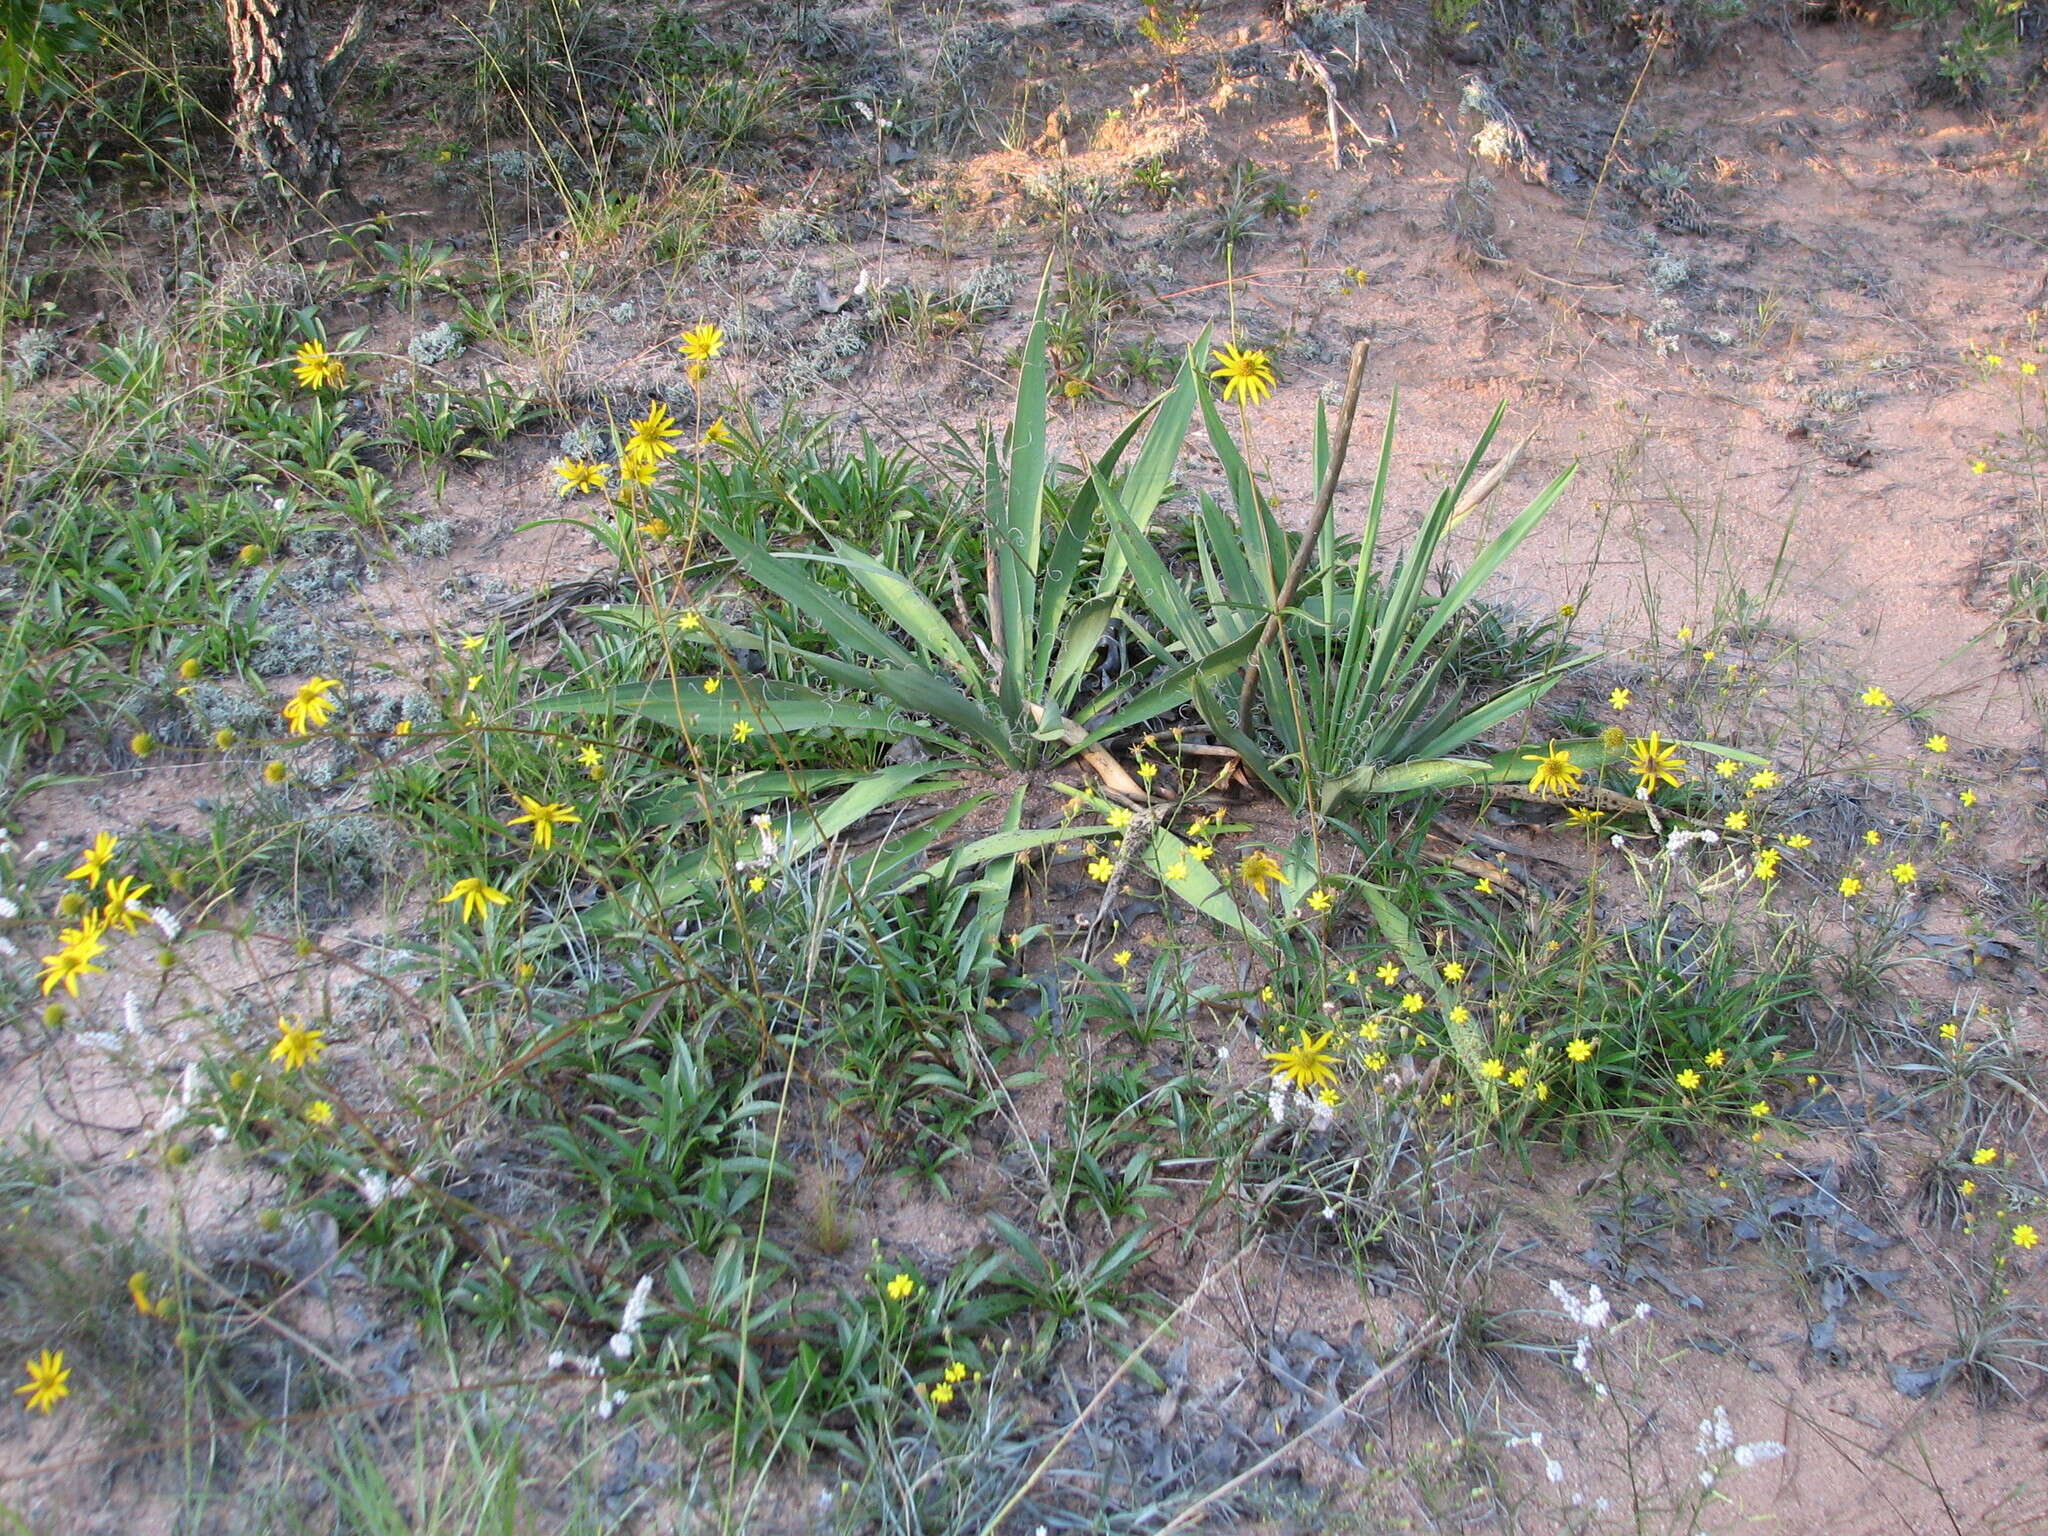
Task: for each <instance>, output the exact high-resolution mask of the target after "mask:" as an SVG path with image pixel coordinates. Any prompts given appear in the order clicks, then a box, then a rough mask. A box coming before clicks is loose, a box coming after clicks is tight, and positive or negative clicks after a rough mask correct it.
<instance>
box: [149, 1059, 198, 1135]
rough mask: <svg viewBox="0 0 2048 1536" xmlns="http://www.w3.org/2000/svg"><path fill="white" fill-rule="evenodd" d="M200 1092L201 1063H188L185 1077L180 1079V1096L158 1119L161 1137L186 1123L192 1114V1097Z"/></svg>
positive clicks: (158, 1129)
mask: <svg viewBox="0 0 2048 1536" xmlns="http://www.w3.org/2000/svg"><path fill="white" fill-rule="evenodd" d="M198 1091H199V1063H198V1062H196V1061H188V1062H186V1063H185V1075H184V1076H183V1077H181V1078H180V1079H178V1096H177V1097H176V1098H175V1099H173V1100H171V1102H170V1103H168V1104H166V1105H165V1106H164V1112H163V1113H162V1114H161V1115H159V1116H158V1117H157V1122H156V1128H157V1132H158V1134H159V1135H162V1134H164V1133H166V1132H169V1131H175V1130H176V1129H177V1128H178V1127H179V1126H181V1125H183V1124H184V1123H185V1119H186V1117H187V1116H188V1115H190V1114H191V1113H192V1097H193V1095H194V1094H196V1093H198Z"/></svg>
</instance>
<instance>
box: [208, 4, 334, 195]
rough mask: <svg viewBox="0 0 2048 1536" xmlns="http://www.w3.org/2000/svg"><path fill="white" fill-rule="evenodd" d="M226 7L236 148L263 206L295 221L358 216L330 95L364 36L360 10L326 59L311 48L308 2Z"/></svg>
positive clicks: (229, 5) (311, 31) (311, 28)
mask: <svg viewBox="0 0 2048 1536" xmlns="http://www.w3.org/2000/svg"><path fill="white" fill-rule="evenodd" d="M226 3H227V24H228V26H227V31H228V51H229V54H230V55H231V57H232V60H233V64H234V87H235V112H234V124H233V126H234V132H235V142H236V144H237V146H238V147H239V148H240V150H241V154H242V162H243V164H244V165H246V166H247V167H248V169H249V172H250V174H251V175H253V176H254V177H255V178H256V182H257V187H258V190H259V191H260V192H261V193H262V195H263V197H264V200H265V201H266V202H268V203H270V204H271V206H272V207H273V208H274V209H276V210H277V211H279V212H288V213H292V214H294V215H297V216H300V217H303V216H304V215H307V214H315V213H319V214H329V215H331V214H334V213H339V214H341V215H343V216H344V217H349V218H355V217H360V215H361V212H362V210H361V207H360V206H359V205H358V204H357V203H356V200H355V198H354V197H352V196H351V195H350V193H349V189H348V182H347V180H346V178H345V177H344V175H343V173H342V162H341V138H340V136H339V135H338V134H337V133H336V132H335V127H334V114H333V112H332V110H331V109H330V107H329V104H328V94H329V91H330V90H331V88H332V86H333V84H334V76H335V75H336V73H338V70H339V66H340V64H341V63H342V61H343V59H344V58H345V57H346V55H347V54H348V53H349V52H350V51H352V49H353V47H354V44H355V42H356V41H357V39H358V38H359V37H360V36H361V32H362V22H363V11H362V9H361V7H358V8H357V10H356V12H355V14H354V16H353V17H352V18H351V19H350V21H349V23H348V25H347V27H346V28H345V29H344V31H343V35H342V38H341V40H340V41H339V42H338V43H337V44H336V45H335V47H334V48H333V50H332V51H331V52H329V53H328V54H326V55H324V56H323V55H322V54H320V53H319V51H318V50H317V48H316V45H315V43H314V39H313V27H312V23H311V21H310V20H309V19H308V17H307V15H306V0H226Z"/></svg>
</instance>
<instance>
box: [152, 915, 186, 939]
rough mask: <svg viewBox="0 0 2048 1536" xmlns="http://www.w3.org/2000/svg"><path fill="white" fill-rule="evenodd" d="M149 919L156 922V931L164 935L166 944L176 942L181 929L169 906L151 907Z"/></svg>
mask: <svg viewBox="0 0 2048 1536" xmlns="http://www.w3.org/2000/svg"><path fill="white" fill-rule="evenodd" d="M149 920H150V921H151V922H152V923H155V924H156V931H157V932H158V933H160V934H162V935H163V936H164V942H165V943H166V944H175V943H177V942H178V935H179V933H181V932H182V931H183V930H182V929H181V928H180V927H179V926H178V920H177V918H175V917H173V916H172V915H171V909H170V908H169V907H151V908H150V909H149Z"/></svg>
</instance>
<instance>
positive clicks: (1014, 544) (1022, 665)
mask: <svg viewBox="0 0 2048 1536" xmlns="http://www.w3.org/2000/svg"><path fill="white" fill-rule="evenodd" d="M1051 282H1052V267H1051V264H1050V263H1048V264H1047V266H1046V271H1045V277H1044V279H1043V280H1042V281H1041V282H1040V283H1039V286H1038V307H1037V310H1036V312H1035V313H1034V314H1033V315H1032V317H1031V330H1030V332H1029V334H1028V335H1027V336H1026V337H1025V340H1024V360H1023V366H1022V367H1021V368H1019V369H1018V371H1017V400H1016V405H1015V407H1014V408H1013V410H1012V411H1011V414H1010V433H1009V441H1008V442H1007V443H1005V444H1004V453H1005V462H1004V466H1003V473H1002V475H1001V483H1000V484H996V483H993V481H992V483H991V484H990V486H989V502H990V505H989V508H988V512H989V528H988V537H989V539H990V541H991V546H992V547H991V549H990V552H989V554H990V559H991V561H992V563H993V564H994V567H995V572H994V576H995V579H994V583H993V587H994V590H993V591H992V592H991V593H990V594H989V595H990V600H991V602H992V604H993V606H994V608H995V612H994V613H992V614H990V615H989V619H990V623H991V626H992V628H993V630H994V634H995V641H996V645H997V647H998V649H999V650H1000V652H1001V661H1000V664H999V666H998V668H997V672H996V685H997V692H998V694H999V696H1000V698H1001V700H1002V706H1003V713H1004V714H1005V715H1007V716H1009V717H1010V718H1011V719H1017V718H1019V717H1021V716H1022V715H1023V713H1024V705H1025V702H1026V700H1025V697H1024V690H1023V686H1022V678H1023V677H1024V675H1025V671H1026V669H1027V668H1029V667H1030V666H1031V664H1032V656H1033V653H1034V650H1035V646H1034V643H1033V642H1034V640H1035V638H1036V637H1035V636H1034V634H1033V633H1032V631H1033V629H1034V627H1035V625H1034V620H1035V618H1036V615H1037V612H1038V590H1037V585H1038V561H1039V555H1040V553H1041V551H1040V539H1041V537H1042V536H1043V529H1042V519H1043V517H1044V507H1045V468H1046V446H1045V445H1046V403H1045V338H1046V329H1047V325H1046V313H1045V311H1046V300H1047V295H1048V291H1049V289H1050V285H1051Z"/></svg>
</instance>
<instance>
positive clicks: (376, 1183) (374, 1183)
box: [356, 1168, 419, 1211]
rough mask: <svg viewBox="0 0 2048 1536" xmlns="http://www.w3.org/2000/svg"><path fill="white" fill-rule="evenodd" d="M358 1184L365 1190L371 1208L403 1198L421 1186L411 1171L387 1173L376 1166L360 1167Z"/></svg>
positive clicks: (366, 1201) (364, 1193)
mask: <svg viewBox="0 0 2048 1536" xmlns="http://www.w3.org/2000/svg"><path fill="white" fill-rule="evenodd" d="M356 1186H357V1188H359V1189H361V1190H362V1192H363V1200H364V1202H365V1203H366V1204H367V1205H368V1206H369V1207H370V1209H371V1210H373V1211H374V1210H378V1209H380V1208H381V1207H383V1206H384V1205H385V1204H386V1203H387V1202H388V1201H392V1200H403V1199H404V1198H405V1197H406V1196H407V1195H409V1194H411V1193H412V1192H413V1191H414V1190H416V1189H418V1188H419V1184H418V1182H417V1181H416V1180H415V1179H414V1178H413V1176H412V1175H411V1174H409V1173H399V1174H386V1173H384V1172H382V1171H380V1170H378V1169H376V1168H358V1169H357V1170H356Z"/></svg>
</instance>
